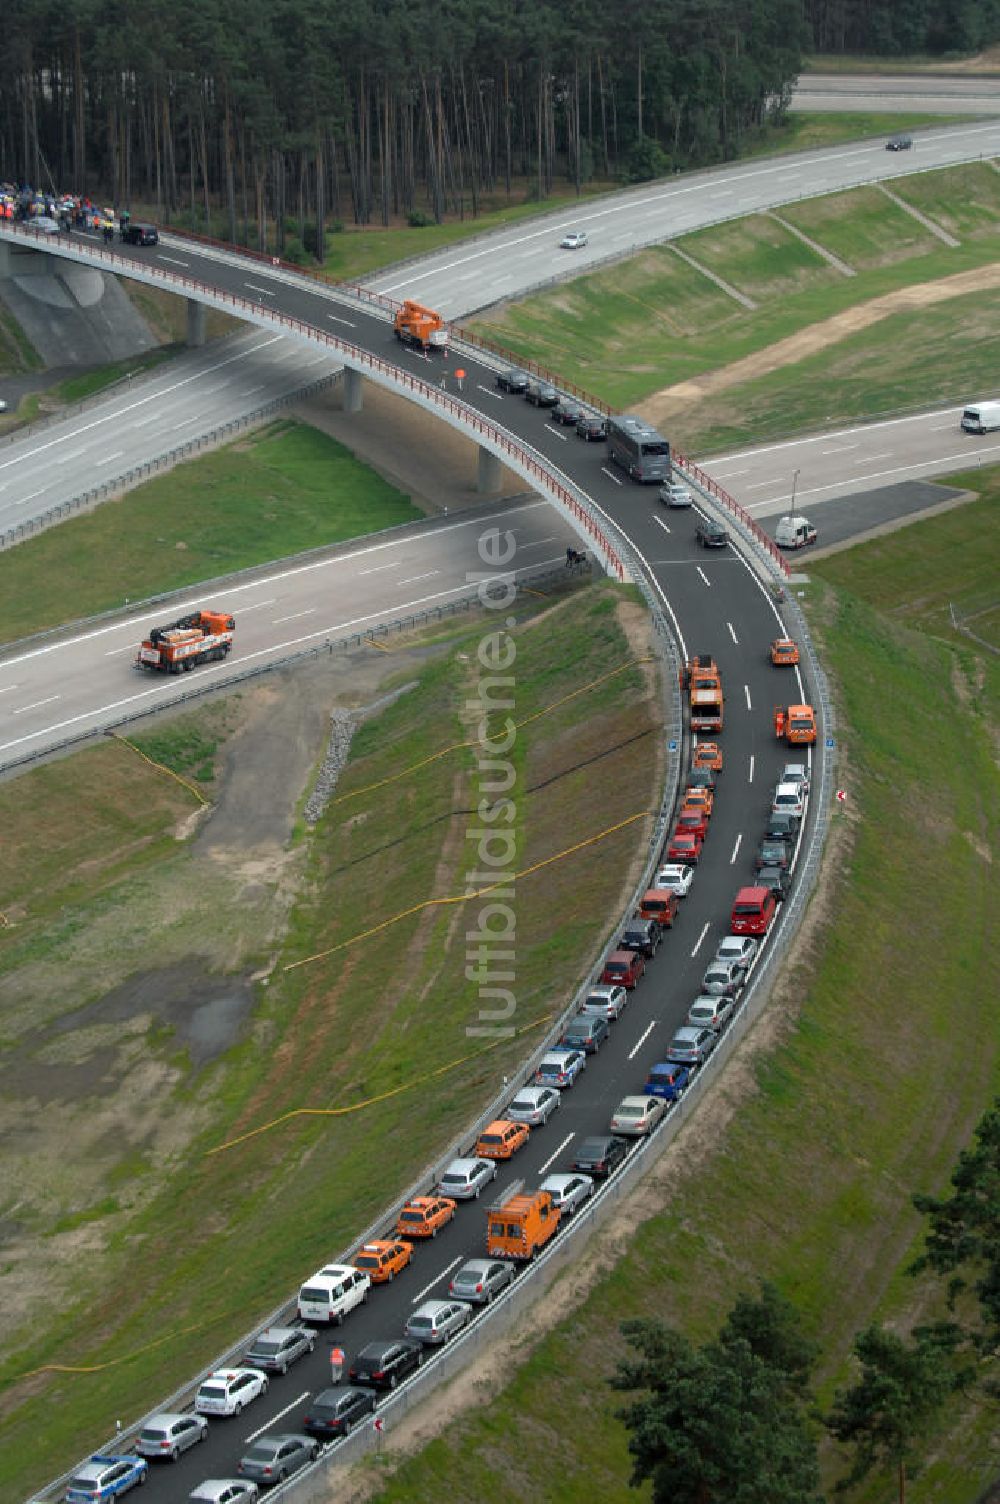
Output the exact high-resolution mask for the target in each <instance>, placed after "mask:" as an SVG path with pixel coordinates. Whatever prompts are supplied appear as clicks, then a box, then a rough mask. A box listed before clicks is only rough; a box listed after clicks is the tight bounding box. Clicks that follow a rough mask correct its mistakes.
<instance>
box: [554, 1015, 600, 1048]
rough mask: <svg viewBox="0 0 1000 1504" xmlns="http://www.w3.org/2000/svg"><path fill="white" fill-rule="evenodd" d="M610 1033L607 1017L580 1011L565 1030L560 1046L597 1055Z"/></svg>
mask: <svg viewBox="0 0 1000 1504" xmlns="http://www.w3.org/2000/svg"><path fill="white" fill-rule="evenodd" d="M610 1033H611V1030H610V1028H609V1027H608V1021H607V1019H606V1018H602V1017H601V1015H600V1014H599V1013H578V1014H577V1015H576V1017H575V1018H571V1019H570V1021H569V1023H568V1024H567V1025H566V1027H565V1029H564V1030H563V1032H562V1038H561V1039H560V1040H559V1048H560V1049H561V1050H583V1052H584V1054H585V1055H596V1054H597V1052H598V1050H599V1049H600V1048H601V1045H602V1044H603V1043H604V1041H605V1040H606V1039H607V1038H608V1035H609V1034H610Z"/></svg>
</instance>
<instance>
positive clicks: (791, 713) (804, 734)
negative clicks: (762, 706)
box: [774, 705, 816, 747]
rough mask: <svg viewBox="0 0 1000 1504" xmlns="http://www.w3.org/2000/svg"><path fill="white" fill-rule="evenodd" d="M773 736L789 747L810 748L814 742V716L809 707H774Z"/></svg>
mask: <svg viewBox="0 0 1000 1504" xmlns="http://www.w3.org/2000/svg"><path fill="white" fill-rule="evenodd" d="M774 734H775V736H776V737H777V738H778V740H779V741H781V739H782V738H784V740H785V741H786V742H787V743H788V745H789V746H790V747H806V746H810V745H811V744H812V743H813V742H814V741H815V740H816V716H815V714H814V713H813V708H812V706H811V705H776V706H775V707H774Z"/></svg>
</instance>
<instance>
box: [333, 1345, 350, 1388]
mask: <svg viewBox="0 0 1000 1504" xmlns="http://www.w3.org/2000/svg"><path fill="white" fill-rule="evenodd" d="M346 1361H347V1359H346V1356H345V1354H344V1349H343V1348H342V1347H341V1345H340V1343H339V1342H335V1343H334V1344H333V1346H332V1347H331V1349H330V1383H331V1384H339V1383H340V1376H341V1374H342V1373H343V1372H344V1364H345V1362H346Z"/></svg>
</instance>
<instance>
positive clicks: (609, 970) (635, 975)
mask: <svg viewBox="0 0 1000 1504" xmlns="http://www.w3.org/2000/svg"><path fill="white" fill-rule="evenodd" d="M645 971H646V958H645V956H644V955H643V953H642V951H641V950H613V951H612V952H611V954H610V956H609V957H608V959H607V960H606V961H605V963H604V970H603V971H602V972H601V981H602V983H604V985H605V986H608V987H615V986H617V987H624V988H626V990H627V991H629V992H631V991H632V989H633V988H634V987H636V986H638V983H639V979H640V977H642V976H643V975H644V974H645Z"/></svg>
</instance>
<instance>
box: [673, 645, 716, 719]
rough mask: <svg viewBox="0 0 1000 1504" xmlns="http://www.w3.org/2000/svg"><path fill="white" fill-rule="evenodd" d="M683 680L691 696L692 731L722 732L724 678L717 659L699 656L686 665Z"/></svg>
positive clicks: (705, 655)
mask: <svg viewBox="0 0 1000 1504" xmlns="http://www.w3.org/2000/svg"><path fill="white" fill-rule="evenodd" d="M682 679H683V682H684V685H685V687H686V688H687V689H688V691H689V694H690V703H691V730H692V731H721V730H722V714H723V698H722V676H721V675H720V673H719V667H718V664H717V663H716V661H715V659H714V658H711V657H709V655H708V654H707V653H699V654H697V655H696V656H695V657H694V658H692V659H691V660H690V662H689V663H687V664H685V666H684V670H683V674H682Z"/></svg>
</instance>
